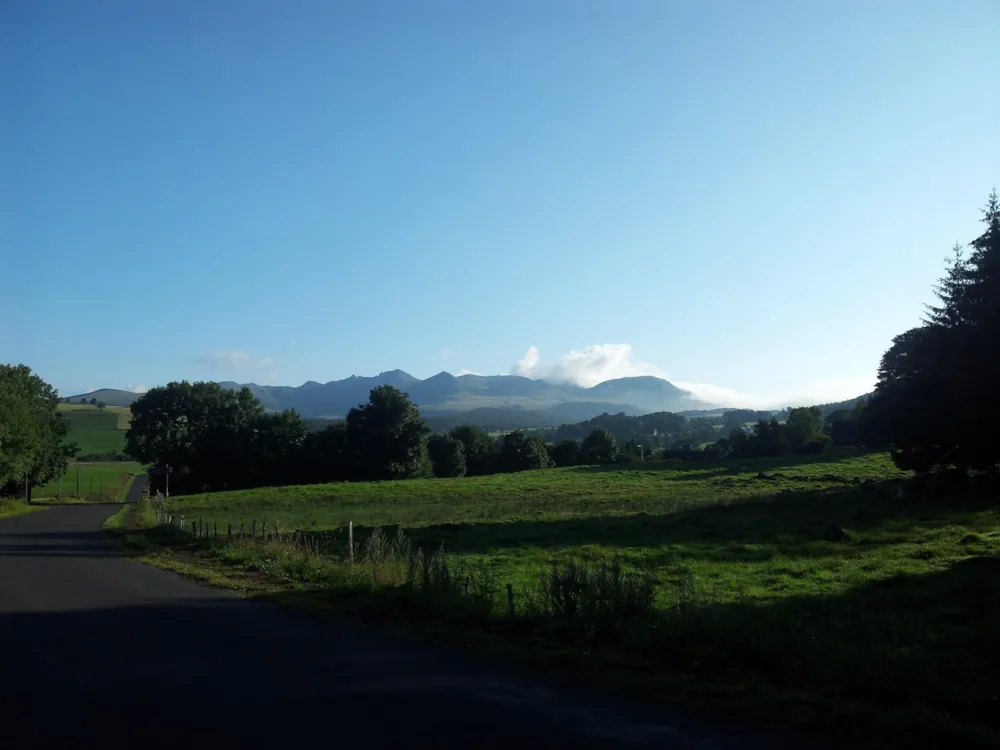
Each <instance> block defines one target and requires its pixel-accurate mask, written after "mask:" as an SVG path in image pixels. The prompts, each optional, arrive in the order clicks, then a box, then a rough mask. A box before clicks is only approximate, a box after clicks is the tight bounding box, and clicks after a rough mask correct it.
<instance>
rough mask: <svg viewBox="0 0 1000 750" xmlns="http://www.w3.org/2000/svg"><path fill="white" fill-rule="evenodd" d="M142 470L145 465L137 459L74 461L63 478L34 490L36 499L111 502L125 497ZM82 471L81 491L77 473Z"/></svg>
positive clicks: (33, 497)
mask: <svg viewBox="0 0 1000 750" xmlns="http://www.w3.org/2000/svg"><path fill="white" fill-rule="evenodd" d="M140 471H142V466H141V464H139V463H136V462H133V461H114V462H108V463H97V462H87V463H73V464H70V465H69V467H68V468H67V469H66V473H65V474H63V476H62V479H61V480H54V481H51V482H49V483H48V484H46V485H43V486H42V487H36V488H35V489H34V490H32V493H31V496H32V500H33V501H38V502H41V503H45V502H46V500H51V499H54V498H56V497H57V495H58V497H59V499H60V501H61V502H64V503H65V502H74V501H75V502H95V503H110V502H115V501H116V500H117V501H119V502H120V501H121V500H123V499H124V498H125V492H126V491H127V490H128V487H129V485H130V484H131V483H132V477H133V476H134V475H135V474H137V473H138V472H140ZM78 474H79V478H80V481H79V492H77V475H78Z"/></svg>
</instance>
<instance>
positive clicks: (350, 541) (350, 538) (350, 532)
mask: <svg viewBox="0 0 1000 750" xmlns="http://www.w3.org/2000/svg"><path fill="white" fill-rule="evenodd" d="M347 559H348V560H350V561H351V564H352V565H353V564H354V521H348V522H347Z"/></svg>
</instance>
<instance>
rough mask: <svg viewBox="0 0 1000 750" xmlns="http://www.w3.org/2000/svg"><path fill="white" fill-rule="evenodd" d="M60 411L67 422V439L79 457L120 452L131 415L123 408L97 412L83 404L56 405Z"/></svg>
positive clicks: (92, 407) (123, 448)
mask: <svg viewBox="0 0 1000 750" xmlns="http://www.w3.org/2000/svg"><path fill="white" fill-rule="evenodd" d="M59 411H61V412H62V413H63V416H65V417H66V418H67V419H68V420H69V423H70V432H69V435H68V436H67V440H69V441H70V442H73V443H76V444H77V452H76V455H78V456H85V455H87V454H89V453H110V452H112V451H114V452H118V453H121V452H123V451H124V450H125V433H126V432H127V430H128V427H129V424H130V423H131V420H132V412H131V411H130V410H129V409H127V408H123V407H113V406H109V407H107V408H105V409H98V408H97V407H96V406H86V405H83V404H59Z"/></svg>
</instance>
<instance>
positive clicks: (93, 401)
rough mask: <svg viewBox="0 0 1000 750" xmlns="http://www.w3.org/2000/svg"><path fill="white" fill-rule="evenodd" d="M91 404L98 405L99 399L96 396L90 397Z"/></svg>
mask: <svg viewBox="0 0 1000 750" xmlns="http://www.w3.org/2000/svg"><path fill="white" fill-rule="evenodd" d="M90 405H91V406H97V399H96V398H92V399H90Z"/></svg>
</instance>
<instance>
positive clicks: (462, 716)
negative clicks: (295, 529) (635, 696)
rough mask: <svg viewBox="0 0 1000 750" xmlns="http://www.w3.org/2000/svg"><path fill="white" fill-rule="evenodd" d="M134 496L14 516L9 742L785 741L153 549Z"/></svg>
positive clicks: (5, 581)
mask: <svg viewBox="0 0 1000 750" xmlns="http://www.w3.org/2000/svg"><path fill="white" fill-rule="evenodd" d="M117 507H118V506H112V505H102V506H94V505H89V506H88V505H76V506H62V507H55V508H51V509H47V510H44V511H40V512H38V513H33V514H30V515H27V516H21V517H19V518H12V519H7V520H4V521H0V665H2V669H0V715H2V716H3V718H4V720H3V721H0V744H2V745H3V746H6V747H15V746H16V747H18V748H22V747H51V746H69V744H70V743H73V744H75V745H78V746H88V747H89V746H94V745H91V744H90V743H91V742H92V741H93V742H94V743H96V742H107V741H109V740H110V741H112V742H118V741H122V742H124V741H129V742H130V744H132V743H135V744H136V745H137V746H142V747H175V746H177V745H178V743H186V744H188V745H190V744H191V743H194V745H195V746H199V747H200V746H202V745H205V744H208V743H209V742H212V743H215V742H226V743H227V746H228V745H230V744H235V742H242V743H247V745H248V746H250V747H271V746H274V747H277V746H279V745H282V746H284V745H286V744H289V743H293V742H298V741H299V740H305V741H319V742H321V743H322V744H323V745H324V746H337V745H338V744H340V743H348V742H349V743H351V744H352V745H356V743H359V742H360V743H365V745H366V746H367V747H384V746H389V743H394V744H396V743H399V744H400V745H402V744H406V745H408V746H423V745H425V744H426V745H431V744H433V745H434V746H435V747H438V748H463V750H465V749H468V748H480V747H489V748H493V747H496V748H500V747H502V748H506V749H507V750H510V748H516V747H519V748H528V747H550V748H551V747H563V746H566V747H573V748H603V747H641V748H647V747H648V748H652V747H666V748H699V749H701V748H737V747H740V748H742V747H757V746H767V747H774V746H775V745H774V743H773V742H772V741H771V739H769V740H768V741H767V742H766V743H761V744H758V743H757V742H751V741H750V740H748V739H747V738H746V735H742V739H741V738H739V737H735V736H729V735H727V736H717V734H721V733H722V732H721V730H718V729H709V728H707V727H706V726H705V725H695V724H694V723H692V722H691V721H685V720H683V719H682V718H678V717H671V718H670V719H669V720H667V719H666V718H665V717H662V716H654V717H653V718H652V719H651V717H650V715H648V714H647V715H644V716H642V717H640V716H638V715H635V714H634V713H633V711H634V710H635V709H634V707H633V706H631V705H629V706H626V705H625V704H624V702H618V701H617V700H615V699H613V698H611V697H604V696H602V697H600V698H598V697H594V696H592V695H589V694H587V695H585V694H584V693H583V692H582V691H579V690H576V689H573V688H570V687H567V686H564V685H559V686H556V685H555V684H554V683H553V684H550V683H547V682H545V681H544V680H542V679H536V678H534V677H526V676H525V675H523V674H521V673H516V674H515V673H514V672H511V673H510V674H507V673H506V670H504V669H500V668H497V667H490V668H485V667H483V665H482V664H481V663H478V662H476V661H475V660H474V659H472V658H470V657H468V656H466V655H461V654H446V653H440V652H438V651H436V650H433V649H424V648H421V647H417V646H414V645H412V644H405V643H401V642H397V641H396V640H394V639H392V638H390V637H388V636H385V635H383V634H378V633H374V632H371V631H369V630H366V629H363V628H360V627H357V626H354V625H351V624H347V623H334V624H330V623H320V622H316V621H313V620H309V619H307V618H304V617H301V616H298V615H295V614H293V613H290V612H287V611H284V610H281V609H279V608H278V607H276V606H274V605H270V604H263V603H257V602H251V601H247V600H243V599H240V598H238V597H236V596H234V595H230V594H228V593H226V592H222V591H220V590H216V589H212V588H208V587H203V586H200V585H198V584H196V583H193V582H191V581H189V580H187V579H184V578H182V577H180V576H177V575H175V574H172V573H169V572H167V571H163V570H159V569H156V568H152V567H148V566H145V565H142V564H140V563H138V562H136V561H134V560H131V559H129V558H127V557H125V556H123V555H122V554H120V552H119V550H118V547H117V546H116V543H115V542H114V540H112V539H110V538H109V537H108V536H107V535H106V534H105V533H104V532H102V531H101V530H100V524H101V522H102V521H103V520H104V519H105V518H106V517H107V516H108V515H110V514H111V513H113V512H114V511H115V510H116V509H117ZM15 738H16V740H17V742H16V743H14V742H12V740H14V739H15ZM772 739H773V738H772ZM80 743H85V744H83V745H81V744H80ZM791 746H794V745H791Z"/></svg>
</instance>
